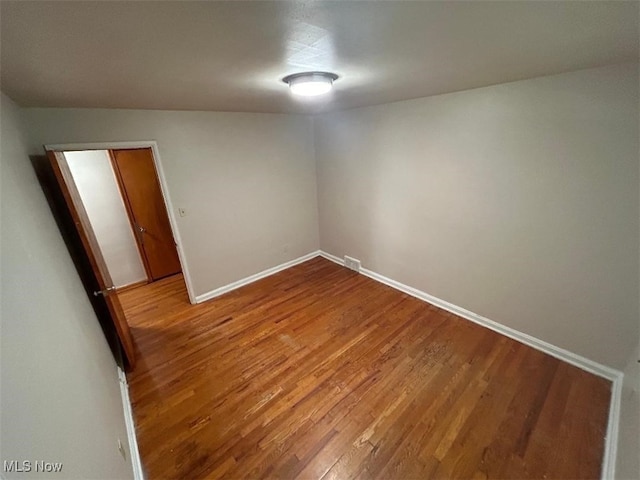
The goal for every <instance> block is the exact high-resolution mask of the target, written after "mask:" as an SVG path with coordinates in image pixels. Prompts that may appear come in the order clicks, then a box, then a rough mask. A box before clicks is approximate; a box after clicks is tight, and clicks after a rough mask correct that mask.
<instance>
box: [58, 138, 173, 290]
mask: <svg viewBox="0 0 640 480" xmlns="http://www.w3.org/2000/svg"><path fill="white" fill-rule="evenodd" d="M60 153H61V155H62V157H63V158H61V159H59V162H66V166H67V168H68V170H69V173H70V177H71V178H70V179H68V183H69V181H70V183H71V184H72V185H69V186H70V187H71V188H75V190H77V193H78V195H77V196H76V198H77V199H78V200H79V202H80V203H81V204H82V205H80V206H81V207H82V208H83V209H84V210H85V211H86V214H87V217H88V220H89V225H88V226H87V227H88V228H91V230H93V234H94V235H95V238H96V240H97V243H98V248H99V249H100V252H101V254H102V257H103V258H104V260H105V264H106V268H107V270H108V271H109V275H110V277H111V279H112V281H113V286H114V287H115V289H116V291H119V290H122V289H130V288H133V287H136V286H139V285H142V284H146V283H150V282H154V281H156V280H159V279H161V278H164V277H167V276H170V275H175V274H178V273H181V271H182V269H181V266H180V260H179V258H178V252H177V249H176V242H175V240H174V237H173V231H172V229H171V225H170V222H169V215H168V213H167V209H166V206H165V203H164V199H163V196H162V191H161V189H160V183H159V181H158V175H157V172H156V169H155V166H154V161H153V153H152V151H151V149H150V148H135V149H110V150H76V151H62V152H60ZM78 207H79V206H78V205H76V208H78Z"/></svg>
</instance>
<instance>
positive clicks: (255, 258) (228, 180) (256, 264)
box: [25, 109, 319, 295]
mask: <svg viewBox="0 0 640 480" xmlns="http://www.w3.org/2000/svg"><path fill="white" fill-rule="evenodd" d="M25 116H26V121H27V123H28V127H29V133H30V147H29V151H30V153H38V152H41V151H42V145H43V144H61V143H63V144H65V143H84V142H119V141H120V142H121V141H140V140H155V141H157V143H158V149H159V153H160V160H161V163H162V167H163V170H164V173H165V176H166V180H167V184H168V190H169V198H170V200H171V202H172V208H173V209H178V208H184V209H185V211H186V215H185V216H184V217H179V216H177V215H176V218H177V223H178V233H179V236H180V238H181V240H182V246H183V250H184V254H185V257H186V258H185V259H186V263H187V270H188V272H189V274H190V277H191V281H192V284H193V289H194V293H195V295H201V294H204V293H207V292H209V291H211V290H213V289H215V288H218V287H221V286H224V285H227V284H229V283H231V282H234V281H237V280H240V279H242V278H245V277H247V276H249V275H252V274H255V273H256V272H260V271H262V270H266V269H268V268H271V267H274V266H276V265H279V264H281V263H284V262H286V261H289V260H292V259H294V258H297V257H299V256H302V255H304V254H307V253H309V252H311V251H314V250H316V249H317V248H318V245H319V241H318V209H317V196H316V177H315V160H314V155H313V131H312V121H311V119H310V118H308V117H305V116H296V115H277V114H249V113H220V112H166V111H139V110H91V109H87V110H84V109H26V110H25ZM174 213H175V212H174Z"/></svg>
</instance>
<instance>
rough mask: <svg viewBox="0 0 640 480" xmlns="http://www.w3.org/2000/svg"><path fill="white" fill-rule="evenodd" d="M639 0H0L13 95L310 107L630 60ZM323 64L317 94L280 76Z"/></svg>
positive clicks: (43, 103)
mask: <svg viewBox="0 0 640 480" xmlns="http://www.w3.org/2000/svg"><path fill="white" fill-rule="evenodd" d="M639 5H640V3H638V2H635V1H633V2H614V1H603V2H597V1H596V2H568V1H556V2H553V1H552V2H538V1H521V2H515V1H513V2H478V1H476V2H398V1H389V2H384V1H378V2H371V1H335V2H332V1H316V2H269V1H257V2H243V1H234V2H187V1H170V2H152V1H142V2H141V1H130V2H119V1H105V2H94V1H90V2H80V1H70V2H61V1H58V2H36V1H15V2H14V1H2V2H1V17H0V19H1V42H2V43H1V45H2V49H1V57H0V67H1V74H0V81H1V87H2V90H3V91H4V92H5V93H7V94H8V95H9V96H10V97H11V98H13V99H14V100H15V101H17V102H18V103H19V104H21V105H23V106H40V107H106V108H146V109H178V110H218V111H251V112H314V111H323V110H331V109H339V108H350V107H355V106H363V105H372V104H379V103H385V102H390V101H396V100H404V99H409V98H416V97H423V96H428V95H434V94H438V93H445V92H453V91H458V90H464V89H469V88H474V87H480V86H486V85H491V84H496V83H503V82H508V81H513V80H519V79H523V78H530V77H535V76H540V75H548V74H553V73H560V72H564V71H568V70H576V69H581V68H588V67H595V66H600V65H605V64H612V63H618V62H626V61H637V60H638V42H639V38H638V14H639V10H638V9H639ZM307 70H326V71H331V72H335V73H336V74H338V75H339V76H340V78H339V79H338V80H337V81H336V83H335V91H334V93H332V94H331V96H330V97H329V98H317V99H313V100H311V99H307V100H305V101H302V100H299V99H294V98H292V97H291V95H290V93H289V92H288V89H287V87H286V85H285V84H283V83H282V81H281V79H282V77H284V76H285V75H287V74H290V73H294V72H300V71H307Z"/></svg>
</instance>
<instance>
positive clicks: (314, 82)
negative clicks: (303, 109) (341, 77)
mask: <svg viewBox="0 0 640 480" xmlns="http://www.w3.org/2000/svg"><path fill="white" fill-rule="evenodd" d="M337 78H338V75H336V74H335V73H328V72H304V73H294V74H293V75H287V76H286V77H284V78H283V79H282V81H283V82H284V83H286V84H288V85H289V88H290V89H291V93H293V94H294V95H300V96H304V97H315V96H316V95H322V94H324V93H328V92H329V91H330V90H331V87H332V86H333V82H334V80H336V79H337Z"/></svg>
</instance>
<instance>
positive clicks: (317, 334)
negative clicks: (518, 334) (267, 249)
mask: <svg viewBox="0 0 640 480" xmlns="http://www.w3.org/2000/svg"><path fill="white" fill-rule="evenodd" d="M120 298H121V301H122V304H123V306H124V308H125V311H126V314H127V318H128V319H129V321H130V324H131V327H132V332H133V335H134V339H135V342H136V347H137V350H138V354H139V357H138V362H137V366H136V369H135V371H133V372H132V373H130V374H129V375H128V378H129V386H130V394H131V399H132V403H133V410H134V416H135V420H136V428H137V437H138V444H139V448H140V453H141V457H142V463H143V465H144V468H145V471H146V474H147V478H149V479H155V478H189V479H192V478H202V477H207V478H230V479H236V478H265V477H269V478H301V479H307V478H308V479H320V478H322V479H324V480H329V479H347V478H360V479H364V478H383V479H389V478H396V479H409V478H421V479H423V478H473V479H480V478H599V476H600V467H601V463H602V455H603V449H604V434H605V430H606V422H607V416H608V406H609V400H610V389H611V384H610V382H608V381H606V380H604V379H601V378H599V377H596V376H594V375H591V374H589V373H586V372H584V371H582V370H580V369H578V368H575V367H573V366H571V365H568V364H566V363H563V362H561V361H559V360H556V359H555V358H552V357H550V356H548V355H545V354H543V353H541V352H539V351H537V350H534V349H532V348H530V347H527V346H524V345H522V344H520V343H518V342H515V341H513V340H510V339H509V338H506V337H503V336H501V335H499V334H497V333H494V332H492V331H490V330H487V329H485V328H482V327H480V326H478V325H475V324H473V323H471V322H468V321H466V320H463V319H461V318H458V317H456V316H454V315H452V314H450V313H447V312H445V311H443V310H440V309H438V308H436V307H434V306H431V305H429V304H427V303H424V302H422V301H420V300H417V299H415V298H412V297H410V296H408V295H405V294H403V293H400V292H398V291H396V290H393V289H391V288H389V287H387V286H384V285H382V284H380V283H378V282H375V281H373V280H371V279H369V278H367V277H364V276H362V275H358V274H356V273H354V272H351V271H349V270H347V269H344V268H342V267H339V266H337V265H335V264H333V263H331V262H329V261H327V260H324V259H321V258H315V259H313V260H310V261H308V262H306V263H304V264H301V265H298V266H296V267H293V268H290V269H288V270H286V271H283V272H280V273H278V274H276V275H273V276H271V277H269V278H266V279H264V280H261V281H258V282H256V283H253V284H251V285H248V286H246V287H243V288H241V289H239V290H236V291H234V292H231V293H228V294H226V295H224V296H222V297H219V298H217V299H214V300H211V301H208V302H206V303H204V304H200V305H189V303H188V299H187V294H186V290H185V288H184V283H183V280H182V278H181V277H180V276H175V277H171V278H168V279H165V280H162V281H159V282H156V283H152V284H149V285H146V286H143V287H141V288H139V289H135V290H130V291H128V292H125V293H123V294H121V295H120Z"/></svg>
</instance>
